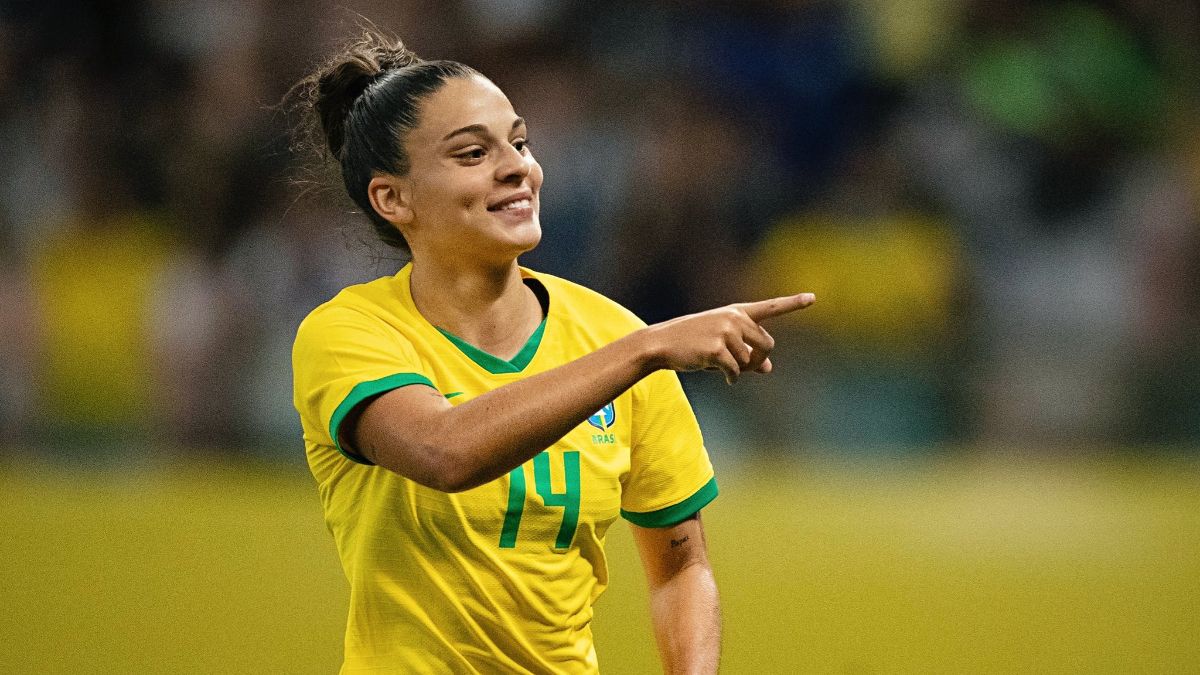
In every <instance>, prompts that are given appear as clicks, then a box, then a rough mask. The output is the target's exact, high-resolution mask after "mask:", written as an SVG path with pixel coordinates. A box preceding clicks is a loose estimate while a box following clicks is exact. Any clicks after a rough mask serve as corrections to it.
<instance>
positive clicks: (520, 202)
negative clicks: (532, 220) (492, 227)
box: [497, 199, 529, 211]
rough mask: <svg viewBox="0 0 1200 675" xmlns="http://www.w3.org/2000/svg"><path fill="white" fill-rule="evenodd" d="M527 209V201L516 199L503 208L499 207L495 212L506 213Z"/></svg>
mask: <svg viewBox="0 0 1200 675" xmlns="http://www.w3.org/2000/svg"><path fill="white" fill-rule="evenodd" d="M528 207H529V200H528V199H518V200H517V201H515V202H509V203H507V204H505V205H504V206H501V207H500V208H499V209H497V210H498V211H507V210H508V209H524V208H528Z"/></svg>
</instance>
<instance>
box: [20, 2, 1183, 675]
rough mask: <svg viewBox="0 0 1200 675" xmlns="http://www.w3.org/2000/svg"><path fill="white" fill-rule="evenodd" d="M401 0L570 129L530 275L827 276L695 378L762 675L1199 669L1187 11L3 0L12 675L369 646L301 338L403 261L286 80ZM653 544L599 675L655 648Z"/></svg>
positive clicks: (269, 658)
mask: <svg viewBox="0 0 1200 675" xmlns="http://www.w3.org/2000/svg"><path fill="white" fill-rule="evenodd" d="M362 17H366V18H367V19H369V20H371V21H373V22H375V23H376V24H378V26H380V27H381V28H382V29H384V30H386V31H389V32H393V33H395V34H397V35H399V36H401V37H402V38H403V39H404V40H405V41H406V43H407V44H408V45H409V46H410V47H411V48H412V49H414V50H415V51H416V52H417V53H418V54H420V55H421V56H423V57H426V58H452V59H456V60H461V61H463V62H466V63H468V64H471V65H473V66H475V67H477V68H478V69H479V70H481V71H482V72H483V73H485V74H487V75H488V76H489V77H491V78H492V79H493V80H495V81H496V82H497V83H498V84H499V85H500V86H501V88H503V89H504V90H505V91H506V92H507V93H508V95H509V97H510V98H511V99H512V100H513V102H514V105H515V107H516V109H517V111H518V113H519V114H521V115H522V116H524V117H525V118H526V119H528V120H529V121H530V130H531V132H530V139H531V144H532V148H533V152H534V154H535V156H537V158H538V159H539V161H540V162H541V164H542V166H543V167H544V169H545V174H546V182H545V186H544V188H543V193H542V204H543V206H542V213H541V219H542V225H543V228H544V238H543V242H542V244H541V246H540V247H539V248H538V249H537V250H535V251H534V252H532V253H531V254H529V255H528V256H527V257H525V258H523V259H522V262H523V264H525V265H527V266H530V267H534V268H536V269H539V270H542V271H546V272H550V273H553V274H558V275H560V276H564V277H566V278H569V279H572V280H574V281H577V282H580V283H583V284H585V285H587V286H590V287H592V288H595V289H597V290H599V291H601V292H603V293H606V294H608V295H609V296H610V297H613V298H615V299H617V300H618V301H620V302H622V303H623V304H625V305H626V306H628V307H630V308H631V309H633V310H634V311H635V312H637V313H638V314H639V315H640V316H641V317H642V318H644V319H645V320H647V321H649V322H655V321H659V320H663V319H666V318H669V317H674V316H677V315H680V314H683V313H687V312H691V311H696V310H702V309H707V308H710V307H713V306H717V305H720V304H724V303H728V302H733V301H740V300H749V299H757V298H762V297H768V296H771V295H778V294H786V293H793V292H797V291H801V290H803V291H813V292H815V293H816V294H817V296H818V298H819V302H818V304H817V305H815V306H814V307H812V308H811V309H808V310H806V311H804V312H801V313H799V314H797V315H794V316H792V317H789V318H786V319H780V320H779V321H778V322H776V323H774V324H771V325H770V326H769V328H770V329H771V330H772V332H773V333H774V334H775V335H776V337H777V339H778V342H779V347H778V348H777V352H776V356H773V357H772V360H773V361H774V362H775V364H776V372H775V373H773V374H772V375H771V376H770V377H766V378H758V377H748V378H744V379H743V380H742V382H740V383H739V384H738V385H737V386H736V387H728V386H726V385H725V384H724V382H723V380H722V379H721V378H719V377H714V376H710V375H706V374H699V375H695V376H692V375H689V376H687V377H685V386H686V387H687V389H688V391H689V395H690V398H691V400H692V403H693V406H694V407H695V409H696V411H697V414H698V416H699V419H700V422H701V426H702V427H703V429H704V432H705V437H706V440H707V443H708V445H709V449H710V452H711V453H712V454H713V456H714V461H715V463H716V464H717V468H718V473H719V475H721V476H722V491H723V498H722V499H721V500H718V502H716V503H714V505H713V506H712V507H711V508H710V509H708V510H707V511H706V522H707V523H708V527H709V529H710V530H711V531H712V542H711V546H712V547H713V549H714V560H715V564H716V567H717V572H718V577H719V580H720V581H721V583H722V589H723V592H724V596H725V604H726V614H727V619H726V623H727V625H728V629H727V640H726V644H727V647H726V662H725V663H726V667H727V670H728V671H729V672H798V671H820V672H929V671H931V670H933V671H946V670H949V671H987V672H1005V671H1013V670H1021V671H1025V670H1031V669H1032V670H1044V671H1053V672H1068V671H1072V672H1102V671H1105V672H1128V671H1129V670H1138V671H1143V672H1147V671H1152V672H1181V671H1184V670H1200V646H1198V645H1200V641H1198V640H1197V639H1196V637H1197V635H1200V618H1198V615H1197V612H1196V607H1197V604H1198V603H1200V564H1197V563H1196V560H1197V556H1200V462H1198V461H1197V459H1198V458H1200V452H1197V450H1198V449H1200V6H1197V5H1196V4H1195V3H1194V2H1191V1H1190V0H1159V1H1156V2H1149V1H1147V0H1107V1H1102V2H1084V1H1073V2H1071V1H1068V2H1030V1H1028V0H1020V1H1012V2H998V1H990V0H905V1H901V0H841V1H836V2H834V1H820V0H809V1H803V0H791V1H784V0H754V1H749V0H744V1H742V2H730V1H725V2H721V1H717V0H694V1H692V2H680V1H675V2H672V1H666V0H654V1H647V0H641V1H638V2H626V1H624V0H613V1H611V2H603V3H600V2H580V1H578V0H443V1H439V2H432V1H429V0H399V1H396V0H393V1H390V2H343V3H339V4H336V5H335V4H333V3H323V2H313V1H310V0H294V1H291V2H279V1H278V0H247V1H244V2H231V1H223V0H191V1H165V0H157V1H154V0H142V1H128V2H86V3H85V2H73V1H70V0H42V1H41V2H36V3H33V2H20V1H11V0H10V1H9V2H4V3H0V309H2V311H0V487H2V488H3V490H4V491H5V493H6V494H7V498H6V499H5V500H0V517H2V518H3V521H4V523H5V528H6V529H7V530H8V531H10V532H12V533H13V536H12V539H11V540H10V543H9V545H8V546H7V548H8V553H7V555H6V556H4V557H2V558H0V559H2V560H3V562H2V563H0V574H2V576H0V580H2V582H3V584H4V586H3V587H0V598H3V602H4V604H5V605H6V606H7V609H6V610H5V611H4V612H2V613H0V614H2V616H0V670H5V671H8V672H85V671H89V672H90V671H101V670H113V669H116V670H118V671H122V670H125V669H128V670H139V671H141V670H149V671H158V672H163V671H184V672H207V671H211V670H228V671H237V672H329V671H331V670H333V669H335V668H336V667H337V663H338V662H339V658H340V640H341V630H342V621H344V616H345V609H346V601H345V598H344V597H343V596H344V595H345V587H344V582H343V581H342V580H341V578H340V576H339V575H340V571H339V568H338V566H337V560H336V554H335V551H334V548H333V545H332V540H331V539H330V537H329V536H328V533H326V532H324V531H323V525H322V523H321V516H320V508H319V504H318V501H317V495H316V490H315V489H313V488H314V486H313V484H312V482H311V478H307V477H306V474H305V471H306V469H305V467H304V459H303V444H302V442H301V439H300V430H299V421H298V418H297V415H296V412H295V411H294V409H293V408H292V404H291V367H290V349H291V343H292V339H293V337H294V334H295V329H296V326H297V325H298V324H299V321H300V320H301V319H302V318H303V317H304V316H305V315H306V314H307V313H308V312H309V311H310V310H311V309H312V308H314V307H315V306H316V305H318V304H320V303H322V302H324V301H325V300H327V299H329V298H330V297H332V296H333V295H334V294H335V293H336V292H337V291H338V290H339V289H340V288H342V287H344V286H345V285H348V284H351V283H356V282H359V281H365V280H368V279H372V278H375V277H378V276H382V275H387V274H391V273H393V272H395V270H396V269H398V268H399V266H400V265H401V264H402V263H403V261H402V260H399V259H398V258H397V257H396V255H395V253H394V252H392V251H390V250H388V249H385V248H384V247H382V246H381V245H380V244H378V243H376V242H375V241H374V240H373V234H372V232H371V229H370V226H369V225H368V223H367V221H366V220H365V218H364V217H362V216H361V215H360V214H355V213H354V212H353V209H352V206H351V204H350V203H349V200H348V199H347V198H346V197H345V196H344V193H343V191H342V189H341V186H340V184H338V183H337V182H336V179H335V181H331V182H329V183H328V184H327V185H324V186H321V185H316V186H314V185H312V184H311V183H305V182H303V181H304V180H305V179H307V178H309V177H310V173H309V171H308V170H307V168H310V167H311V159H312V158H311V157H307V156H299V155H297V154H296V153H294V152H293V151H292V150H291V149H290V147H289V137H288V133H287V131H288V125H289V124H291V123H294V122H295V120H294V119H289V118H288V116H287V115H286V114H284V109H283V108H282V107H281V106H280V105H279V104H280V101H281V99H282V97H283V96H284V94H285V93H286V92H287V90H288V88H289V87H290V86H291V85H292V84H293V83H294V82H296V81H297V80H298V79H300V78H301V77H303V76H304V75H305V74H307V73H308V72H309V71H310V70H311V69H312V68H313V67H314V66H315V65H316V64H317V63H318V62H320V61H321V60H322V59H323V58H325V57H326V56H327V55H328V54H330V53H332V52H333V51H334V50H335V49H336V48H337V47H338V46H339V45H340V44H341V43H342V42H344V41H345V40H346V39H347V38H349V37H352V36H353V35H355V34H357V32H358V31H359V28H358V26H359V25H360V24H361V21H362ZM610 540H611V546H612V549H613V555H614V561H615V562H614V569H615V570H616V572H615V573H614V576H615V581H614V585H613V588H612V590H611V591H610V593H609V595H607V596H606V597H605V598H603V599H601V601H600V604H599V606H598V616H597V628H596V630H597V639H598V648H599V652H600V657H601V663H602V664H605V665H606V666H607V667H609V669H610V672H644V671H646V670H648V669H649V670H652V669H653V668H654V664H655V657H654V652H653V646H652V639H651V638H650V635H649V633H648V632H647V631H648V628H647V625H648V623H647V619H646V613H645V609H644V589H643V588H642V587H641V586H640V585H639V584H642V582H641V581H640V577H641V574H640V572H639V571H638V569H637V562H636V558H635V557H634V556H633V553H632V548H631V547H630V545H629V542H628V535H627V533H626V532H625V531H624V529H623V528H622V527H617V528H614V531H613V534H612V535H611V536H610ZM757 540H761V541H763V546H762V549H761V550H757V551H756V550H754V548H753V547H749V548H748V547H746V546H745V545H744V542H748V541H757ZM735 543H736V544H738V545H739V548H738V550H737V551H733V550H731V549H732V548H733V547H734V545H735Z"/></svg>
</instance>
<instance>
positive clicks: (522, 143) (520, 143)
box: [513, 138, 529, 154]
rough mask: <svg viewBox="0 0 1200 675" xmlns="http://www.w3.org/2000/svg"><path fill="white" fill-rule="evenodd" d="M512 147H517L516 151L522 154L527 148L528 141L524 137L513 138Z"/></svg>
mask: <svg viewBox="0 0 1200 675" xmlns="http://www.w3.org/2000/svg"><path fill="white" fill-rule="evenodd" d="M513 147H514V148H516V149H517V152H519V153H521V154H524V153H525V151H526V150H528V149H529V141H528V140H527V139H524V138H521V139H518V140H515V141H513Z"/></svg>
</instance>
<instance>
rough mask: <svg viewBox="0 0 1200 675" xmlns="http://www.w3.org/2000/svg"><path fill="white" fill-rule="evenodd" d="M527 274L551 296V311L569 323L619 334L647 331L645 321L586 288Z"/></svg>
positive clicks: (550, 276) (562, 280) (550, 277)
mask: <svg viewBox="0 0 1200 675" xmlns="http://www.w3.org/2000/svg"><path fill="white" fill-rule="evenodd" d="M524 271H525V272H526V274H527V275H528V276H530V277H532V278H534V279H536V280H538V281H540V282H542V285H544V286H545V287H546V291H547V292H548V294H549V295H550V303H551V308H552V309H551V311H552V312H558V313H559V315H560V316H561V317H562V318H563V319H565V320H567V321H573V322H580V323H586V324H589V325H600V324H602V325H608V326H611V327H612V328H613V329H614V330H615V331H617V332H619V333H629V332H631V331H635V330H637V329H639V328H645V327H646V322H645V321H642V320H641V319H640V318H639V317H638V316H637V315H636V314H634V313H633V312H631V311H629V310H628V309H626V308H625V307H624V306H622V305H621V304H620V303H618V302H617V301H615V300H613V299H611V298H609V297H607V296H605V295H603V294H601V293H598V292H596V291H594V290H592V289H590V288H588V287H586V286H583V285H581V284H577V283H575V282H574V281H570V280H568V279H563V278H562V277H557V276H554V275H553V274H546V273H544V272H534V271H532V270H524Z"/></svg>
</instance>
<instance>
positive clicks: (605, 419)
mask: <svg viewBox="0 0 1200 675" xmlns="http://www.w3.org/2000/svg"><path fill="white" fill-rule="evenodd" d="M587 421H588V424H590V425H592V426H594V427H596V428H597V429H599V430H600V431H608V430H609V428H611V427H612V425H613V423H614V422H616V421H617V410H616V408H614V407H613V404H612V403H611V402H610V403H609V404H608V405H606V406H604V407H603V408H601V409H599V410H597V411H596V414H594V415H592V416H591V417H589V418H588V420H587Z"/></svg>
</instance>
